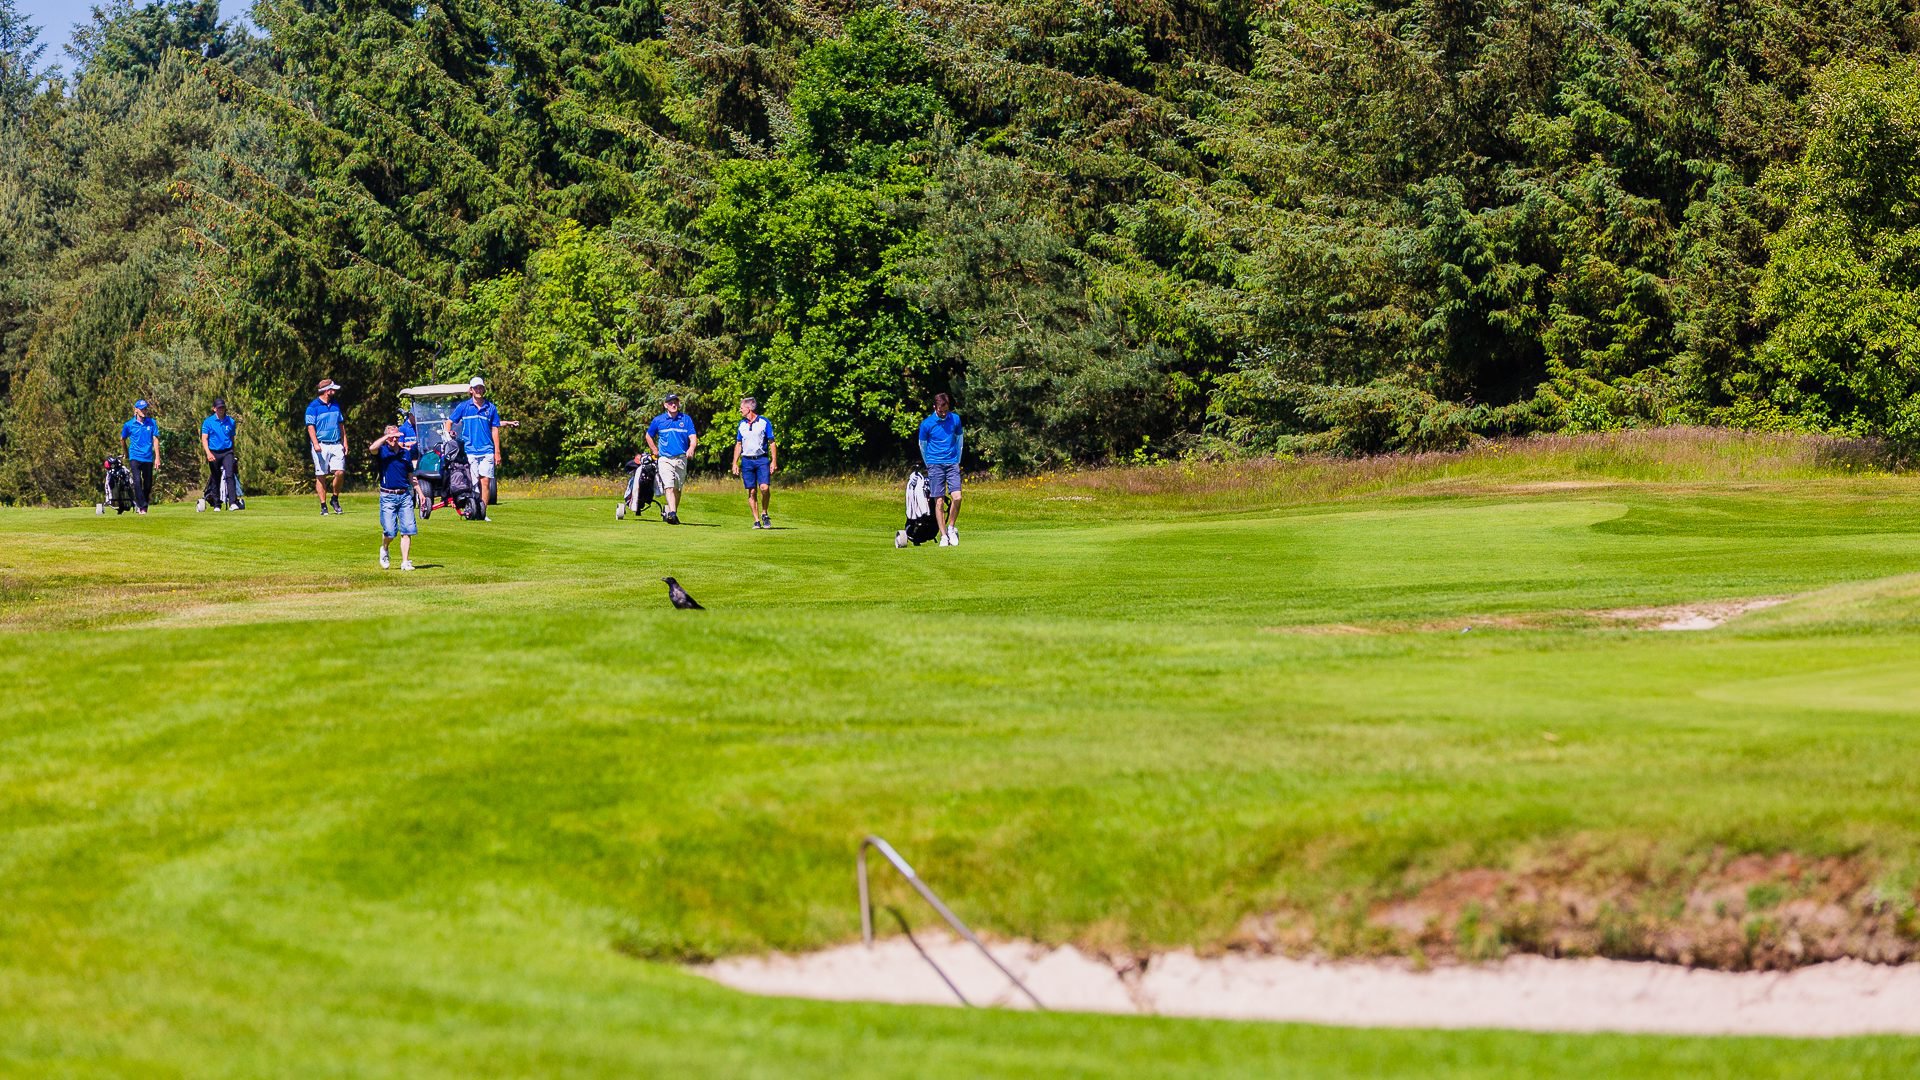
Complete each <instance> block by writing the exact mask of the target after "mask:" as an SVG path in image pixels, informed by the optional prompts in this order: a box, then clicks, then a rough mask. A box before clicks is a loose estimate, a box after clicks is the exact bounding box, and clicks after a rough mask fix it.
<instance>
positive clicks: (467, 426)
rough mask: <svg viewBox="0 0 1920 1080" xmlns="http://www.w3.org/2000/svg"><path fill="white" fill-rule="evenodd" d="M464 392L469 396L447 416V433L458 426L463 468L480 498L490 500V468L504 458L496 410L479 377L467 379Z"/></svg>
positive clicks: (498, 412)
mask: <svg viewBox="0 0 1920 1080" xmlns="http://www.w3.org/2000/svg"><path fill="white" fill-rule="evenodd" d="M467 393H468V394H471V395H472V400H470V401H463V402H461V403H460V404H459V405H456V406H455V407H454V410H453V414H452V415H451V416H448V417H447V433H448V434H452V433H453V431H454V429H455V428H458V429H459V431H460V445H461V446H463V447H465V448H466V451H467V468H468V470H469V471H470V472H471V473H472V474H473V485H474V487H476V488H479V489H480V497H481V498H482V499H485V500H486V501H487V502H492V501H493V473H494V467H495V465H496V464H498V463H500V462H502V461H503V460H504V459H505V457H506V455H505V454H503V453H502V452H501V451H502V449H503V448H502V447H501V445H500V410H499V409H496V408H494V407H493V402H491V401H488V400H487V381H486V380H485V379H482V378H481V377H480V376H478V375H475V376H474V377H473V378H471V379H468V380H467ZM480 520H481V521H485V520H487V519H486V518H481V519H480Z"/></svg>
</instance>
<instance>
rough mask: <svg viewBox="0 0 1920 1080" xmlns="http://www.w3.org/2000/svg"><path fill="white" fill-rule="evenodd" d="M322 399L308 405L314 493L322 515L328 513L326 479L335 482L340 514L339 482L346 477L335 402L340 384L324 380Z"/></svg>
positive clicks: (343, 438)
mask: <svg viewBox="0 0 1920 1080" xmlns="http://www.w3.org/2000/svg"><path fill="white" fill-rule="evenodd" d="M318 392H319V394H320V396H319V397H317V398H314V399H313V401H312V402H310V403H309V404H308V405H307V444H308V446H309V448H310V449H311V450H312V452H313V493H314V494H315V495H317V496H319V497H320V515H321V516H322V517H325V516H326V513H327V478H328V477H332V478H333V512H334V513H336V514H337V513H339V512H340V482H341V481H342V480H345V479H346V476H347V444H346V435H345V434H344V433H343V429H344V427H345V424H344V423H343V422H342V421H343V420H344V417H342V416H341V414H340V406H339V404H338V403H336V402H335V401H334V400H333V398H334V395H335V394H338V393H339V392H340V384H339V383H337V382H334V381H333V380H332V379H321V380H320V385H319V387H318Z"/></svg>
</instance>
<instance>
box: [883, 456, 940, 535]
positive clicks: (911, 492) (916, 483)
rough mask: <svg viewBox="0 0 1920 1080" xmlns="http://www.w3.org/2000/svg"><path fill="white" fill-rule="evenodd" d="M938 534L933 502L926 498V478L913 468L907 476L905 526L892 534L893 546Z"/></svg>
mask: <svg viewBox="0 0 1920 1080" xmlns="http://www.w3.org/2000/svg"><path fill="white" fill-rule="evenodd" d="M938 535H940V525H939V523H938V522H937V521H935V520H934V517H933V502H932V500H930V499H928V498H927V478H926V477H925V476H923V475H921V473H920V470H918V469H915V470H914V471H913V475H911V476H909V477H907V526H906V528H904V529H901V530H900V531H899V532H897V533H894V534H893V546H894V547H902V548H903V547H906V546H907V545H908V544H916V545H918V544H924V543H926V542H927V541H929V540H931V539H933V538H934V537H936V536H938Z"/></svg>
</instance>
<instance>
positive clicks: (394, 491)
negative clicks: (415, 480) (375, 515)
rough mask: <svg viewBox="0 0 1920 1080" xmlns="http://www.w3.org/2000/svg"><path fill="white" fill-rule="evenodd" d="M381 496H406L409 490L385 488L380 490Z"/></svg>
mask: <svg viewBox="0 0 1920 1080" xmlns="http://www.w3.org/2000/svg"><path fill="white" fill-rule="evenodd" d="M380 494H382V495H405V494H407V489H406V488H390V487H383V488H381V489H380Z"/></svg>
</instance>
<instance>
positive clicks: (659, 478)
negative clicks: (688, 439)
mask: <svg viewBox="0 0 1920 1080" xmlns="http://www.w3.org/2000/svg"><path fill="white" fill-rule="evenodd" d="M653 466H654V481H653V486H654V487H655V488H656V489H657V490H660V491H665V490H667V489H668V488H672V489H673V490H675V491H679V490H680V489H681V488H684V487H686V486H687V457H686V455H685V454H682V455H680V456H679V457H663V458H657V459H655V460H654V463H653Z"/></svg>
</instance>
